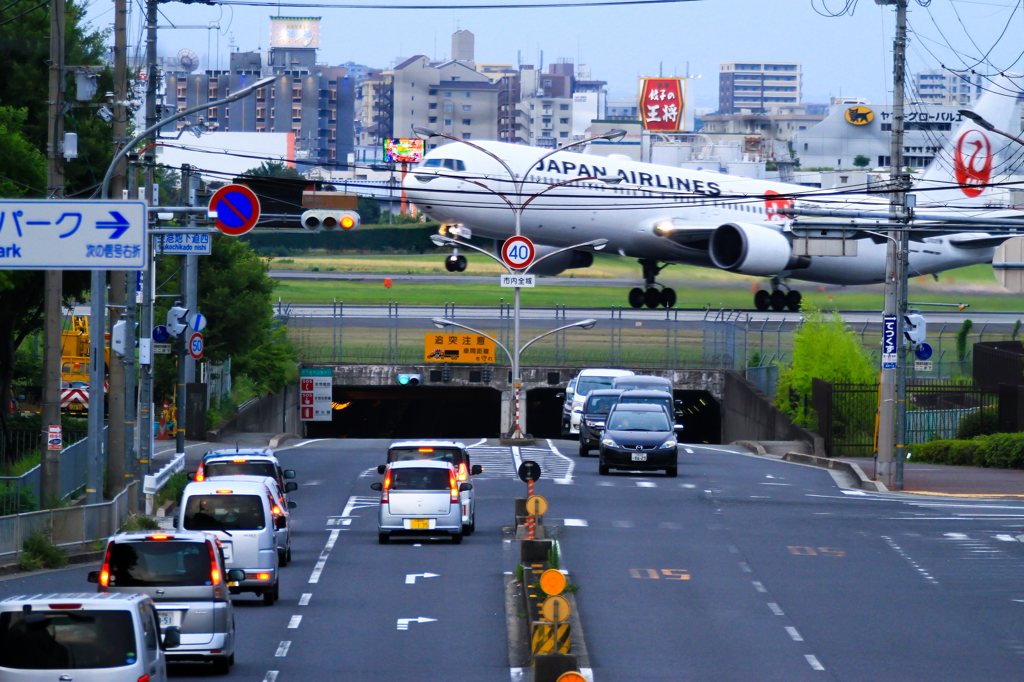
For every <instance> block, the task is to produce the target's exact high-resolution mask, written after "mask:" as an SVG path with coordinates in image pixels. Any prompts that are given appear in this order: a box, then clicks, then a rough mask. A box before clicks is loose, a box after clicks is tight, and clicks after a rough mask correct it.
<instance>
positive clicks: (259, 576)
mask: <svg viewBox="0 0 1024 682" xmlns="http://www.w3.org/2000/svg"><path fill="white" fill-rule="evenodd" d="M250 575H251V576H252V577H253V578H256V580H270V574H269V573H257V574H255V575H252V574H250Z"/></svg>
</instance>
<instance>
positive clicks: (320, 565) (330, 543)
mask: <svg viewBox="0 0 1024 682" xmlns="http://www.w3.org/2000/svg"><path fill="white" fill-rule="evenodd" d="M339 535H341V531H340V530H338V529H334V530H332V531H331V537H330V538H328V540H327V544H326V545H324V550H323V551H322V552H320V558H319V559H318V560H317V562H316V566H314V567H313V572H312V573H311V574H310V575H309V582H310V583H313V584H315V583H318V582H320V574H321V573H323V571H324V566H326V565H327V557H329V556H330V555H331V550H332V549H334V543H335V542H337V541H338V536H339Z"/></svg>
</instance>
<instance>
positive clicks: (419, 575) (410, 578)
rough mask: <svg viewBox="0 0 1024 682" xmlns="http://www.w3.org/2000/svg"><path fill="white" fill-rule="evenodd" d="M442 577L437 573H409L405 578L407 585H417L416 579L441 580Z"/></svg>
mask: <svg viewBox="0 0 1024 682" xmlns="http://www.w3.org/2000/svg"><path fill="white" fill-rule="evenodd" d="M440 577H441V576H440V575H439V574H437V573H408V574H406V576H405V584H406V585H415V584H416V578H440Z"/></svg>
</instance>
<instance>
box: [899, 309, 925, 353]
mask: <svg viewBox="0 0 1024 682" xmlns="http://www.w3.org/2000/svg"><path fill="white" fill-rule="evenodd" d="M903 322H904V323H905V325H906V326H904V328H903V335H904V336H905V337H907V341H909V342H910V343H911V344H912V345H914V346H920V345H921V344H922V343H924V340H925V336H926V332H927V327H928V325H927V324H926V323H925V320H924V315H918V314H917V313H911V314H910V315H905V316H904V317H903Z"/></svg>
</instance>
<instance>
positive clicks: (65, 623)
mask: <svg viewBox="0 0 1024 682" xmlns="http://www.w3.org/2000/svg"><path fill="white" fill-rule="evenodd" d="M179 644H180V633H179V630H178V628H167V629H166V630H164V632H163V641H162V642H161V632H160V626H159V622H158V620H157V615H156V607H155V606H154V605H153V601H152V600H151V599H150V598H149V597H147V596H146V595H144V594H137V593H124V594H83V593H70V594H36V595H32V596H20V597H8V598H7V599H4V600H3V601H0V679H2V680H5V681H7V680H11V681H12V682H14V681H18V682H21V681H22V680H24V681H25V682H44V681H45V682H54V681H55V680H58V679H60V680H72V679H73V680H74V682H138V680H143V679H145V680H149V682H166V680H167V659H166V655H165V653H164V650H163V649H164V648H173V647H176V646H178V645H179Z"/></svg>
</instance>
